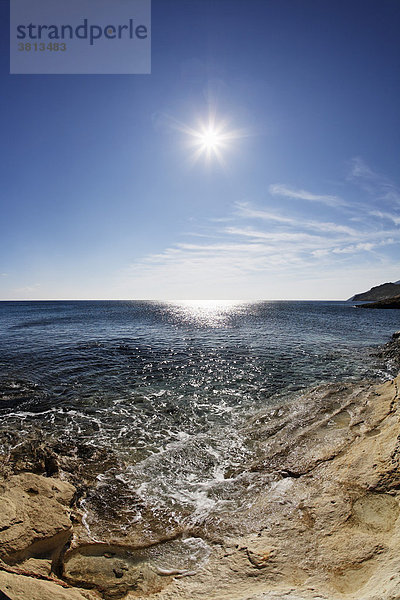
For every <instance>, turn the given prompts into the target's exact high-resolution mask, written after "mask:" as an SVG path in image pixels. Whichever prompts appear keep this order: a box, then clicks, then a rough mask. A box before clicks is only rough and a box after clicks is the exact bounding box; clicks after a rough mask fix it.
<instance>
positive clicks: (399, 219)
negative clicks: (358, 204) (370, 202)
mask: <svg viewBox="0 0 400 600" xmlns="http://www.w3.org/2000/svg"><path fill="white" fill-rule="evenodd" d="M369 214H370V215H371V216H373V217H379V218H380V219H387V220H388V221H393V223H394V224H395V225H400V215H395V214H393V213H388V212H382V211H380V210H371V211H370V212H369Z"/></svg>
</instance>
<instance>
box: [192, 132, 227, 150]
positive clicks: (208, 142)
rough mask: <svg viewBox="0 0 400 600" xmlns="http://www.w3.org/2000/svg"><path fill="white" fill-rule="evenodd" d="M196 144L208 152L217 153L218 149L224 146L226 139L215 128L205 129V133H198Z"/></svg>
mask: <svg viewBox="0 0 400 600" xmlns="http://www.w3.org/2000/svg"><path fill="white" fill-rule="evenodd" d="M195 137H196V138H197V140H196V142H197V143H198V145H200V146H201V147H202V149H203V150H206V151H207V152H212V151H214V152H215V151H216V150H217V148H220V147H222V146H223V142H224V138H223V136H222V135H221V133H220V132H219V131H218V130H217V129H216V128H213V127H207V128H204V129H203V131H201V132H198V133H197V135H196V136H195Z"/></svg>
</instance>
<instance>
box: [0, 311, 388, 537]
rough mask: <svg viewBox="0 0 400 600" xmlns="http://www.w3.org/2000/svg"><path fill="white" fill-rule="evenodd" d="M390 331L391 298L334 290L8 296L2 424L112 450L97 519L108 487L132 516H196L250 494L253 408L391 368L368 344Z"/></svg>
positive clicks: (0, 354)
mask: <svg viewBox="0 0 400 600" xmlns="http://www.w3.org/2000/svg"><path fill="white" fill-rule="evenodd" d="M396 329H398V312H397V311H395V310H384V311H378V310H375V311H373V310H362V309H354V308H353V307H352V306H351V304H346V303H340V302H255V303H233V302H219V303H218V302H198V303H196V302H186V303H182V302H181V303H178V302H176V303H174V302H165V303H162V302H3V303H0V331H1V337H0V431H3V432H7V431H13V432H14V433H17V434H18V435H19V436H20V437H21V439H22V438H23V437H24V436H25V435H26V434H29V433H30V432H31V431H32V430H33V429H37V430H39V431H41V432H42V433H43V435H44V437H45V439H46V440H48V441H49V442H50V441H51V440H57V441H58V442H62V443H65V444H68V445H79V444H86V445H89V446H90V445H91V446H93V447H95V448H96V449H98V448H105V449H109V450H112V451H113V453H115V454H116V455H117V456H118V457H120V459H121V466H119V467H115V466H114V467H113V468H110V467H104V469H103V471H102V469H101V465H99V467H98V471H99V473H98V479H97V482H98V483H97V490H96V494H97V497H96V498H95V497H94V496H93V497H92V498H91V497H88V498H87V499H86V500H85V502H84V505H85V507H86V508H87V524H88V527H92V529H93V524H94V523H95V522H96V506H98V505H99V497H100V498H101V494H102V493H103V492H104V494H105V493H107V494H108V495H109V494H110V490H111V491H112V493H114V494H115V495H117V496H118V494H119V493H121V490H124V491H123V494H124V498H125V500H124V511H125V513H126V517H127V522H128V523H135V522H138V521H140V520H141V519H142V518H143V505H146V506H150V507H151V510H153V511H155V512H157V511H159V512H162V513H165V514H168V515H169V516H170V518H171V520H175V521H178V522H179V521H188V520H190V521H191V522H192V523H196V522H202V521H204V519H207V517H208V516H209V515H210V514H213V513H215V512H218V511H219V510H222V511H224V510H225V511H226V510H230V509H231V507H232V506H233V505H234V506H238V505H240V504H243V503H246V502H247V501H248V497H249V496H248V495H246V494H244V493H243V490H244V489H249V488H250V489H251V486H252V485H253V476H252V475H251V474H250V473H249V472H247V471H246V469H245V466H246V465H247V464H251V461H252V460H253V459H254V445H253V443H252V441H251V440H250V439H249V436H248V435H247V436H246V435H244V434H243V428H244V426H245V425H246V423H248V421H249V418H250V417H251V415H254V414H255V413H256V412H257V411H259V410H263V409H265V408H268V407H269V406H271V405H273V404H274V403H277V402H281V401H282V400H285V401H290V399H291V398H294V397H295V396H296V393H297V392H298V390H300V389H302V388H306V387H309V386H312V385H314V384H317V383H321V382H334V381H344V380H346V381H358V380H359V379H362V378H364V377H376V376H377V374H378V376H379V377H382V378H385V377H388V376H390V369H388V366H387V365H385V364H383V363H381V362H379V359H378V358H377V357H376V355H373V349H374V348H376V347H377V346H378V345H379V344H382V343H384V342H386V341H387V340H388V339H389V337H390V335H391V334H392V332H393V331H394V330H396ZM250 437H251V436H250ZM4 439H5V438H4ZM4 439H3V443H4V449H5V450H7V447H6V446H7V443H9V442H7V441H4ZM13 443H15V441H14V442H13ZM238 478H239V479H241V480H245V484H244V485H242V486H238ZM130 494H131V496H130ZM130 498H131V499H132V500H130Z"/></svg>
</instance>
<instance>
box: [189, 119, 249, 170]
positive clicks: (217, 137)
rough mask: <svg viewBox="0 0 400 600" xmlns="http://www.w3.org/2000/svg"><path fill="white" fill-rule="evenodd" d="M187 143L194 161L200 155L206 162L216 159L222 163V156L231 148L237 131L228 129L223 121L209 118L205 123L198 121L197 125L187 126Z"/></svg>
mask: <svg viewBox="0 0 400 600" xmlns="http://www.w3.org/2000/svg"><path fill="white" fill-rule="evenodd" d="M185 133H186V134H187V135H188V143H189V145H190V147H191V148H192V150H193V154H192V159H193V160H194V161H195V162H196V161H197V160H198V159H199V158H201V157H202V156H203V157H204V158H205V159H206V161H207V162H210V161H212V160H213V159H216V160H217V161H218V162H219V163H223V162H224V160H223V157H224V155H225V154H226V152H228V151H229V150H230V149H231V148H232V143H233V140H234V139H235V138H236V137H238V135H237V132H234V131H232V130H230V129H229V128H228V127H227V124H226V123H225V122H224V121H220V122H217V120H216V119H214V118H210V119H209V120H208V122H206V123H204V122H203V123H201V122H200V123H199V124H198V127H197V128H196V129H195V128H188V129H187V130H186V132H185Z"/></svg>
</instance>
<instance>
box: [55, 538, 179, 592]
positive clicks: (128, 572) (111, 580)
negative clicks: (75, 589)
mask: <svg viewBox="0 0 400 600" xmlns="http://www.w3.org/2000/svg"><path fill="white" fill-rule="evenodd" d="M105 555H107V556H105ZM63 578H64V579H65V580H66V581H67V582H68V583H70V584H71V585H78V586H82V587H87V588H90V589H95V590H98V591H99V592H100V593H101V595H102V596H103V598H105V599H112V598H121V597H122V596H124V595H125V594H126V593H128V592H132V593H135V595H137V594H140V595H142V594H143V595H147V594H153V593H155V592H159V591H161V590H162V588H163V587H165V585H167V584H168V583H169V581H170V578H169V577H163V576H161V575H159V574H158V573H157V572H156V570H155V568H154V566H152V564H151V562H150V561H149V558H148V556H147V555H146V553H145V552H144V551H140V550H129V549H125V548H122V547H115V548H112V549H110V550H109V551H107V552H104V545H102V544H92V545H89V546H83V547H81V548H78V549H75V550H71V551H69V552H67V554H66V555H65V557H64V571H63Z"/></svg>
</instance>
